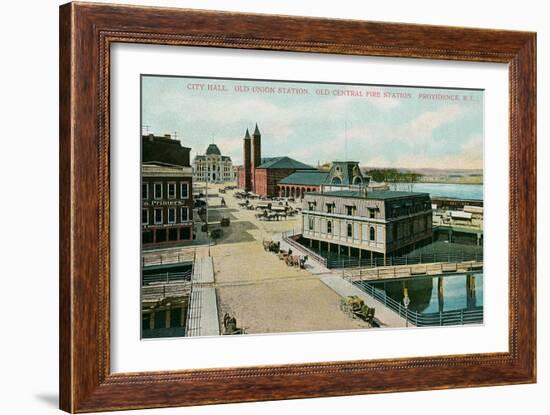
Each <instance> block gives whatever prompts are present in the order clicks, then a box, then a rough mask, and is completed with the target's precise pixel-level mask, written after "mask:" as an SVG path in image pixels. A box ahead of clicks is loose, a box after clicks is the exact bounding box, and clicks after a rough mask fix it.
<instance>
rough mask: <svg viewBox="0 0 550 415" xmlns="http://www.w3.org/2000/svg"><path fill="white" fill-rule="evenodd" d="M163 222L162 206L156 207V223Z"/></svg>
mask: <svg viewBox="0 0 550 415" xmlns="http://www.w3.org/2000/svg"><path fill="white" fill-rule="evenodd" d="M161 223H162V208H158V209H155V225H159V224H161Z"/></svg>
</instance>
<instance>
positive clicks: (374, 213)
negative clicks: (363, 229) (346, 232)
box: [369, 208, 376, 219]
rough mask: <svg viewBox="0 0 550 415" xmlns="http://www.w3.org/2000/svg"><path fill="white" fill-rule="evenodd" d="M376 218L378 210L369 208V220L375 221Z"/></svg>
mask: <svg viewBox="0 0 550 415" xmlns="http://www.w3.org/2000/svg"><path fill="white" fill-rule="evenodd" d="M375 217H376V209H375V208H369V218H371V219H374V218H375Z"/></svg>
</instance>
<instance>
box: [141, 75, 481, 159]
mask: <svg viewBox="0 0 550 415" xmlns="http://www.w3.org/2000/svg"><path fill="white" fill-rule="evenodd" d="M313 77H314V76H312V78H313ZM197 85H203V87H202V90H201V89H200V88H201V87H199V86H197ZM209 85H215V87H216V88H222V87H224V88H225V90H223V91H220V90H215V89H212V88H213V87H210V88H211V89H210V90H208V86H209ZM266 87H271V88H273V90H271V91H265V90H264V89H261V88H266ZM246 88H248V90H247V89H246ZM253 88H256V90H253ZM258 88H260V89H258ZM288 88H302V89H303V90H307V94H301V93H290V92H296V91H289V90H288ZM237 89H238V90H237ZM349 91H353V93H356V94H359V93H361V94H362V96H345V95H341V94H342V93H347V94H350V93H351V92H349ZM368 93H371V95H368ZM376 93H378V94H380V95H381V96H372V94H376ZM384 93H390V94H393V95H392V96H391V97H390V98H385V97H383V94H384ZM403 94H404V95H405V96H406V97H403ZM398 95H400V96H401V97H399V96H398ZM426 95H429V96H430V98H429V99H427V97H426ZM434 95H445V96H447V97H448V96H455V97H456V98H457V99H456V100H449V99H431V98H432V97H433V96H434ZM142 111H143V112H142V124H143V125H147V126H148V130H149V132H152V133H155V134H157V135H164V134H170V133H173V132H174V131H176V132H177V133H178V138H179V139H180V140H181V142H182V144H183V145H185V146H188V147H191V148H192V150H191V156H192V157H194V156H195V155H196V154H197V153H198V154H203V153H204V151H205V149H206V147H207V146H208V144H209V143H211V142H215V143H216V144H217V145H218V146H219V147H220V149H221V151H222V153H223V154H226V155H229V156H231V157H232V159H233V162H234V163H235V164H240V163H242V138H243V136H244V134H245V131H246V128H249V129H250V132H251V133H252V131H253V129H254V125H255V123H258V126H259V128H260V131H261V133H262V155H263V156H264V157H270V156H281V155H288V156H291V157H293V158H296V159H298V160H300V161H303V162H305V163H309V164H312V165H316V164H317V162H318V161H320V162H321V163H323V162H326V161H332V160H342V159H345V158H346V147H347V159H350V160H351V159H353V160H358V161H359V162H360V163H361V165H363V166H370V167H405V168H476V169H480V168H482V167H483V153H482V152H483V91H479V90H453V89H440V88H438V89H434V88H410V87H393V86H390V87H386V86H371V85H342V84H316V83H293V82H280V81H250V80H229V79H205V78H179V77H155V76H144V77H143V78H142ZM346 126H347V128H346ZM346 142H347V146H346Z"/></svg>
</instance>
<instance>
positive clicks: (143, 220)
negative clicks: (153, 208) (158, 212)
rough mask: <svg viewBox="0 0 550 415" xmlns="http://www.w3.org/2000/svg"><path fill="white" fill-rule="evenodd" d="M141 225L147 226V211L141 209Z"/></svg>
mask: <svg viewBox="0 0 550 415" xmlns="http://www.w3.org/2000/svg"><path fill="white" fill-rule="evenodd" d="M141 224H142V225H149V209H141Z"/></svg>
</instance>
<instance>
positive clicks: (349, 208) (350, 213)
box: [346, 206, 355, 216]
mask: <svg viewBox="0 0 550 415" xmlns="http://www.w3.org/2000/svg"><path fill="white" fill-rule="evenodd" d="M354 213H355V206H346V215H348V216H353V214H354Z"/></svg>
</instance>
